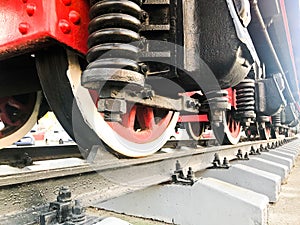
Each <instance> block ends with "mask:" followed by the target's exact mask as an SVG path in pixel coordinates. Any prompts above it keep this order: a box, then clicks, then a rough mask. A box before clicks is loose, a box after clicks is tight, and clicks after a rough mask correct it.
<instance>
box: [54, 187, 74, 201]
mask: <svg viewBox="0 0 300 225" xmlns="http://www.w3.org/2000/svg"><path fill="white" fill-rule="evenodd" d="M57 201H58V202H69V201H71V191H70V190H69V188H68V187H62V188H61V189H60V190H59V193H58V196H57Z"/></svg>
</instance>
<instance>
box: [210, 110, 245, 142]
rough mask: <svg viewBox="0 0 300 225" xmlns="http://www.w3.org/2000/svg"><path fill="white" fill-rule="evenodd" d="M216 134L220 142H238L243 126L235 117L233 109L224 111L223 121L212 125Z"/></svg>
mask: <svg viewBox="0 0 300 225" xmlns="http://www.w3.org/2000/svg"><path fill="white" fill-rule="evenodd" d="M212 128H213V131H214V135H215V137H216V139H217V141H218V142H219V143H220V144H237V143H238V142H239V140H240V137H241V131H242V127H241V124H240V122H239V121H236V120H235V119H234V118H233V115H232V111H227V112H223V122H222V123H221V124H219V126H217V125H213V126H212Z"/></svg>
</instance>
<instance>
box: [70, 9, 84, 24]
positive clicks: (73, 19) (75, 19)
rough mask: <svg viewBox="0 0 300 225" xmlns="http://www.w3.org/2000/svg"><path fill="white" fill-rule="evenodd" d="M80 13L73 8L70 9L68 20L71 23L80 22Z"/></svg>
mask: <svg viewBox="0 0 300 225" xmlns="http://www.w3.org/2000/svg"><path fill="white" fill-rule="evenodd" d="M80 19H81V18H80V14H79V13H78V12H77V11H75V10H72V11H70V13H69V20H70V21H71V22H72V23H73V24H79V23H80Z"/></svg>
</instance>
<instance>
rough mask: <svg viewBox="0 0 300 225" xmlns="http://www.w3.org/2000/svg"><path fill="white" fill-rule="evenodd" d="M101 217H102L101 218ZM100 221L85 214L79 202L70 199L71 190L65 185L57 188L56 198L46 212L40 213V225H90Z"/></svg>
mask: <svg viewBox="0 0 300 225" xmlns="http://www.w3.org/2000/svg"><path fill="white" fill-rule="evenodd" d="M102 219H103V218H102ZM99 221H101V219H99V218H97V217H89V218H87V216H86V215H85V209H84V208H83V207H82V206H81V205H80V202H79V201H77V200H75V202H73V201H72V199H71V191H70V190H69V188H67V187H62V188H61V189H60V190H59V193H58V196H57V200H56V201H55V202H51V203H50V205H49V209H48V212H46V213H43V214H41V215H40V223H39V224H40V225H92V224H95V223H97V222H99Z"/></svg>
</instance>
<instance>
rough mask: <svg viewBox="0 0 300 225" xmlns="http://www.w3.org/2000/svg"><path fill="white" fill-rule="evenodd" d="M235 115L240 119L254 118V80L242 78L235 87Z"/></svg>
mask: <svg viewBox="0 0 300 225" xmlns="http://www.w3.org/2000/svg"><path fill="white" fill-rule="evenodd" d="M235 89H236V103H237V106H236V107H237V116H238V117H240V118H241V119H250V120H251V119H254V118H255V117H256V113H255V81H254V80H252V79H244V80H243V81H242V82H241V83H239V84H238V85H237V86H236V87H235Z"/></svg>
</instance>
